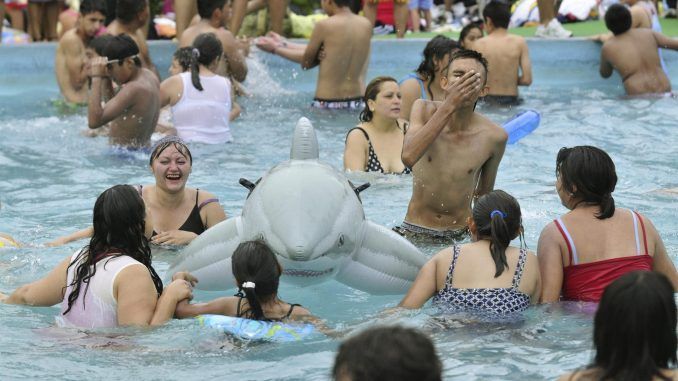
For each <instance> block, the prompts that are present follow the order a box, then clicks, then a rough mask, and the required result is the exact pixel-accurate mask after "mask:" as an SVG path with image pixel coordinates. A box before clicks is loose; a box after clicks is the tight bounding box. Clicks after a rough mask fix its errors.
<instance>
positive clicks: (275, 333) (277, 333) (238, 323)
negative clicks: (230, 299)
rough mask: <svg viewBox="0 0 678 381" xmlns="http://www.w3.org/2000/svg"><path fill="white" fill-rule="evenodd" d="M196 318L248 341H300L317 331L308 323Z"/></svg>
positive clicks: (214, 317) (219, 316)
mask: <svg viewBox="0 0 678 381" xmlns="http://www.w3.org/2000/svg"><path fill="white" fill-rule="evenodd" d="M196 319H198V323H199V324H200V325H201V326H204V327H209V328H214V329H218V330H221V331H223V332H224V333H228V334H230V335H233V336H234V337H236V338H238V339H242V340H248V341H251V340H255V341H274V342H291V341H300V340H303V339H305V338H307V337H309V336H311V335H313V334H315V333H317V331H316V329H315V327H314V326H313V325H312V324H308V323H300V324H287V323H281V322H276V321H262V320H251V319H243V318H236V317H230V316H223V315H200V316H197V317H196Z"/></svg>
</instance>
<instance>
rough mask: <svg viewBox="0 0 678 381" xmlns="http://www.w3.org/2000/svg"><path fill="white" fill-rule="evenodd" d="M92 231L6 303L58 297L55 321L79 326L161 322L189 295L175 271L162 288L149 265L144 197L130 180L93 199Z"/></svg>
mask: <svg viewBox="0 0 678 381" xmlns="http://www.w3.org/2000/svg"><path fill="white" fill-rule="evenodd" d="M92 220H93V235H92V238H91V240H90V242H89V244H88V245H87V246H85V247H84V248H83V249H82V250H80V251H78V252H77V253H75V254H73V255H72V256H69V257H68V258H66V259H65V260H63V261H62V262H61V263H60V264H59V265H57V267H56V268H55V269H53V270H52V271H51V272H50V273H49V274H48V275H47V276H46V277H44V278H43V279H40V280H38V281H36V282H33V283H30V284H28V285H25V286H22V287H20V288H18V289H17V290H16V291H14V292H13V293H12V294H11V295H9V296H5V295H2V294H0V300H2V301H3V302H5V303H8V304H26V305H31V306H52V305H54V304H57V303H59V302H61V316H60V319H59V321H60V322H61V323H62V324H63V325H66V326H74V327H83V328H100V327H116V326H119V325H141V326H145V325H159V324H163V323H164V322H166V321H167V320H169V319H171V318H172V315H173V313H174V310H175V308H176V304H177V303H178V302H179V301H180V300H183V299H186V298H190V297H191V285H190V283H189V281H187V280H185V278H186V277H185V276H183V274H182V276H180V277H178V278H179V279H177V280H175V281H173V282H172V283H171V284H170V285H169V286H168V287H167V288H166V289H165V290H163V285H162V281H161V280H160V277H159V276H158V274H157V273H156V272H155V269H154V268H153V266H152V265H151V249H150V247H149V246H148V240H147V236H149V235H150V231H151V229H150V227H151V226H152V225H151V224H150V223H148V222H149V221H147V215H146V208H145V205H144V201H143V200H142V199H141V197H140V196H139V192H138V191H137V190H136V189H134V188H133V187H131V186H129V185H116V186H114V187H112V188H109V189H107V190H106V191H104V192H103V193H102V194H101V195H100V196H99V197H98V198H97V200H96V203H95V204H94V211H93V218H92Z"/></svg>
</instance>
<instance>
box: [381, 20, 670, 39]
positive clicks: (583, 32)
mask: <svg viewBox="0 0 678 381" xmlns="http://www.w3.org/2000/svg"><path fill="white" fill-rule="evenodd" d="M660 22H661V24H662V30H663V32H664V34H665V35H667V36H672V37H675V36H678V19H661V20H660ZM563 26H564V27H565V29H568V30H571V31H572V32H574V37H588V36H593V35H596V34H601V33H607V28H605V23H604V22H603V21H584V22H578V23H571V24H563ZM536 29H537V28H536V27H524V28H515V29H511V30H510V31H511V33H513V34H517V35H519V36H524V37H533V36H534V31H535V30H536ZM438 34H443V35H445V36H448V37H454V38H455V39H456V38H458V37H459V33H458V32H446V33H430V32H421V33H409V34H407V35H406V36H405V38H425V39H430V38H432V37H434V36H436V35H438ZM374 38H375V39H377V40H389V39H395V38H396V35H395V34H389V35H386V36H374Z"/></svg>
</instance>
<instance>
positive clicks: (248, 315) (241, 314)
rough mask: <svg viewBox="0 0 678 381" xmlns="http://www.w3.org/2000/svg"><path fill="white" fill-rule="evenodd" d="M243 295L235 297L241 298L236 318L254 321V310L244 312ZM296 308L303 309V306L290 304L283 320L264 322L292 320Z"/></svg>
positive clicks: (276, 319)
mask: <svg viewBox="0 0 678 381" xmlns="http://www.w3.org/2000/svg"><path fill="white" fill-rule="evenodd" d="M241 295H242V294H236V295H235V296H237V297H239V298H240V299H238V309H237V311H236V313H235V315H236V317H244V318H245V319H252V310H247V311H243V310H242V300H243V299H245V297H244V296H241ZM294 307H301V304H290V309H289V310H288V311H287V314H285V316H283V317H281V318H273V319H269V318H264V319H263V320H265V321H283V320H287V319H289V318H290V316H292V311H294Z"/></svg>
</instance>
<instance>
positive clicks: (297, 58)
mask: <svg viewBox="0 0 678 381" xmlns="http://www.w3.org/2000/svg"><path fill="white" fill-rule="evenodd" d="M255 44H256V45H257V47H258V48H259V49H261V50H263V51H265V52H268V53H271V54H275V55H279V56H280V57H282V58H285V59H287V60H290V61H292V62H296V63H299V64H300V63H301V62H302V60H303V59H304V51H305V49H306V45H301V44H292V43H288V42H287V41H282V42H276V41H275V40H273V39H272V38H270V37H259V38H258V39H257V40H256V42H255Z"/></svg>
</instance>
